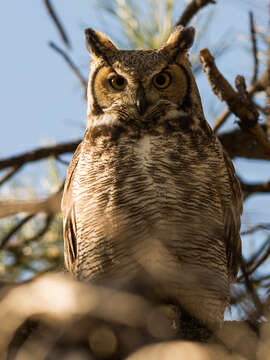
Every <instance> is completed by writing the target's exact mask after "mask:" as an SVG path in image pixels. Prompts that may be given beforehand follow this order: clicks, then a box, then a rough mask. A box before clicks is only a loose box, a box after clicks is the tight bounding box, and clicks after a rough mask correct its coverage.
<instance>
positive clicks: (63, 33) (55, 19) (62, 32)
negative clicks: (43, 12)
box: [44, 0, 71, 48]
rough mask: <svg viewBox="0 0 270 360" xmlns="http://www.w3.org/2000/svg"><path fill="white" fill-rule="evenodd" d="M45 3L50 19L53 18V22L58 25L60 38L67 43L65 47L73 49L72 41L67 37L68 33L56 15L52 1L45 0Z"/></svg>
mask: <svg viewBox="0 0 270 360" xmlns="http://www.w3.org/2000/svg"><path fill="white" fill-rule="evenodd" d="M44 3H45V6H46V9H47V11H48V13H49V15H50V17H51V18H52V20H53V22H54V23H55V25H56V28H57V30H58V31H59V33H60V36H61V38H62V40H63V42H64V43H65V45H66V46H67V47H68V48H71V45H70V41H69V38H68V36H67V33H66V31H65V30H64V26H63V25H62V24H61V22H60V20H59V18H58V16H57V15H56V12H55V9H54V8H53V6H52V4H51V1H50V0H44Z"/></svg>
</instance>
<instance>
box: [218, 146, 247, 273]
mask: <svg viewBox="0 0 270 360" xmlns="http://www.w3.org/2000/svg"><path fill="white" fill-rule="evenodd" d="M223 156H224V162H225V165H226V168H227V173H228V178H229V182H230V185H231V193H232V197H231V205H230V206H229V207H228V206H226V207H225V209H224V229H225V242H226V248H227V259H228V269H229V273H230V275H231V277H232V279H234V278H235V277H236V275H237V272H238V268H239V262H240V256H241V249H242V246H241V238H240V225H241V223H240V217H241V214H242V211H243V206H242V191H241V185H240V182H239V180H238V178H237V177H236V174H235V170H234V167H233V164H232V161H231V159H230V157H229V155H228V154H227V152H226V150H224V149H223Z"/></svg>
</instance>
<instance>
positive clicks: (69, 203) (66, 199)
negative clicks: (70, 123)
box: [61, 143, 82, 272]
mask: <svg viewBox="0 0 270 360" xmlns="http://www.w3.org/2000/svg"><path fill="white" fill-rule="evenodd" d="M81 145H82V143H81V144H80V145H79V146H78V147H77V149H76V151H75V153H74V156H73V158H72V160H71V163H70V165H69V168H68V172H67V176H66V181H65V187H64V192H63V198H62V204H61V207H62V214H63V223H64V224H63V236H64V246H65V263H66V266H67V268H68V270H69V271H71V272H73V271H74V265H75V262H76V259H77V240H76V232H77V227H76V217H75V207H74V199H73V196H72V190H73V189H72V183H73V179H74V175H75V172H76V168H77V165H78V162H79V158H80V153H81Z"/></svg>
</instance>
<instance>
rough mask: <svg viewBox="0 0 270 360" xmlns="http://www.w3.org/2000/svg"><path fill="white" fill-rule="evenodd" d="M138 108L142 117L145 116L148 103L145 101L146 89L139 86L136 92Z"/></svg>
mask: <svg viewBox="0 0 270 360" xmlns="http://www.w3.org/2000/svg"><path fill="white" fill-rule="evenodd" d="M136 106H137V109H138V112H139V114H140V115H143V114H144V113H145V111H146V109H147V102H146V99H145V93H144V88H143V86H142V84H139V86H138V89H137V92H136Z"/></svg>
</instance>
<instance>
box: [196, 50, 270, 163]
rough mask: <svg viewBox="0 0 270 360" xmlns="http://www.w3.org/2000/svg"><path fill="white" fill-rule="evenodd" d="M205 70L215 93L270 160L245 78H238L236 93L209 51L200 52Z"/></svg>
mask: <svg viewBox="0 0 270 360" xmlns="http://www.w3.org/2000/svg"><path fill="white" fill-rule="evenodd" d="M200 57H201V62H202V65H203V69H204V71H205V72H206V74H207V77H208V81H209V83H210V85H211V87H212V90H213V92H214V93H215V94H216V95H217V97H218V98H219V99H220V100H221V101H226V103H227V105H228V107H229V109H230V111H232V112H233V113H234V114H235V115H236V116H237V117H238V118H239V119H240V122H239V125H240V126H241V128H242V129H243V130H244V131H248V132H249V133H250V134H251V135H252V136H253V138H254V139H255V140H256V141H257V142H258V144H259V145H260V146H261V147H262V149H263V151H264V152H265V154H266V156H267V157H268V159H270V143H269V141H268V140H267V138H266V136H265V134H264V132H263V129H262V128H261V126H260V125H259V124H258V118H259V114H258V111H257V109H256V107H255V106H254V104H253V103H252V102H251V100H250V99H249V95H248V93H247V90H246V85H245V81H244V78H243V77H242V76H239V75H238V76H237V77H236V86H237V89H238V92H236V91H235V90H234V89H233V87H232V86H231V85H230V84H229V82H228V81H227V80H226V79H225V78H224V76H223V75H222V74H221V73H220V72H219V70H218V68H217V67H216V64H215V61H214V58H213V56H212V55H211V54H210V52H209V50H208V49H203V50H202V51H201V52H200Z"/></svg>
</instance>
